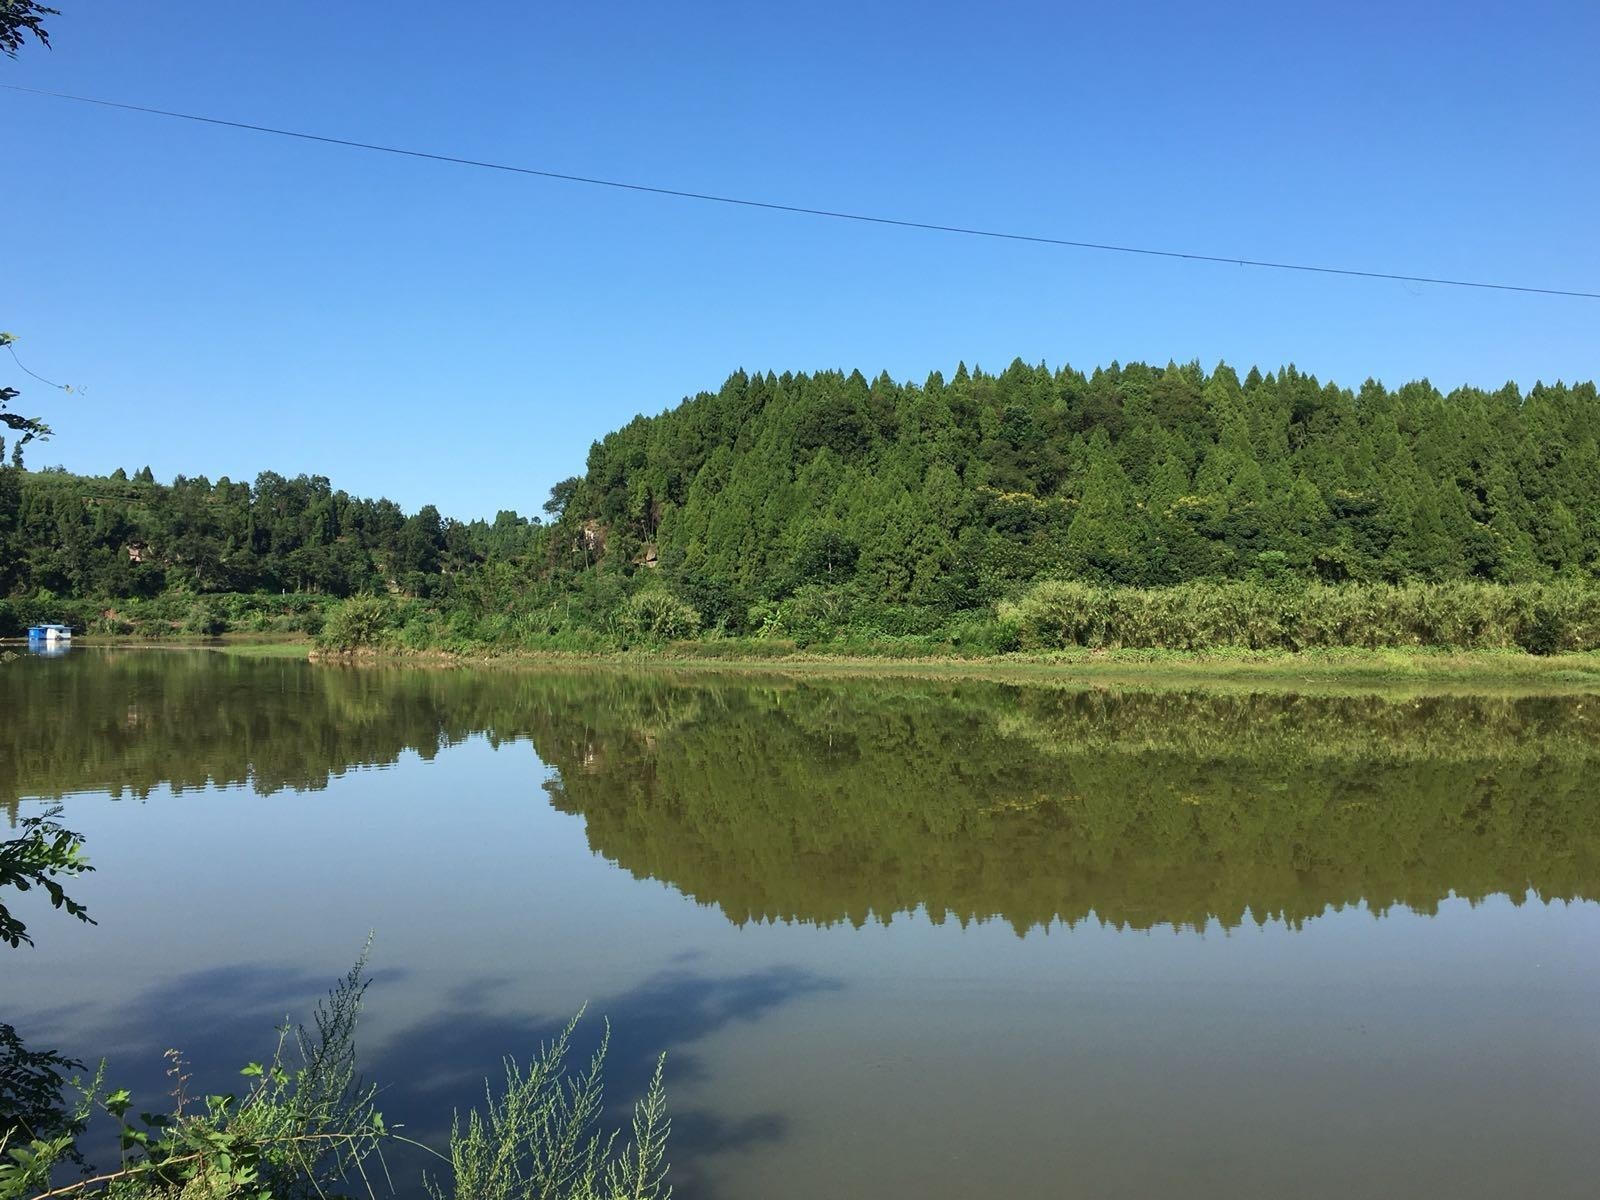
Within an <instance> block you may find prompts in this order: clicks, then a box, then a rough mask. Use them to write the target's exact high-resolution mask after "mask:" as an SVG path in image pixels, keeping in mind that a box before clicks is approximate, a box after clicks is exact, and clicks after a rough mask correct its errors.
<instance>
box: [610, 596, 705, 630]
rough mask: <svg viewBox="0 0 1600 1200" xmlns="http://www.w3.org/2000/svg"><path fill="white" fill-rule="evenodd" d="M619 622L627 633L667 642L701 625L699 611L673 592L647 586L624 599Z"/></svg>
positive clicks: (697, 628)
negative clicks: (645, 588)
mask: <svg viewBox="0 0 1600 1200" xmlns="http://www.w3.org/2000/svg"><path fill="white" fill-rule="evenodd" d="M618 624H619V625H621V627H622V629H623V631H624V632H625V633H627V634H628V635H629V636H630V637H633V638H638V639H643V640H647V641H655V642H670V641H678V640H681V639H683V638H692V637H693V636H694V635H695V634H696V633H697V632H698V631H699V629H700V614H699V613H697V612H696V611H695V610H694V609H693V608H692V607H691V606H690V605H688V604H685V603H684V602H683V601H682V600H679V599H678V598H677V597H676V596H673V595H671V594H669V593H667V592H665V591H661V590H660V589H657V588H650V589H647V590H645V591H642V592H638V593H636V594H634V595H632V596H629V597H628V599H627V600H625V601H623V603H622V610H621V612H620V613H619V614H618Z"/></svg>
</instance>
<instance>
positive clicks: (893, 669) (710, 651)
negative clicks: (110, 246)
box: [76, 633, 1600, 694]
mask: <svg viewBox="0 0 1600 1200" xmlns="http://www.w3.org/2000/svg"><path fill="white" fill-rule="evenodd" d="M76 644H77V645H78V646H80V647H82V648H97V649H148V650H158V649H169V650H175V649H190V650H193V649H205V650H211V651H215V652H218V653H224V654H229V655H236V656H239V657H249V658H305V659H308V660H311V661H316V662H321V663H324V664H328V665H360V666H410V667H419V668H453V667H456V668H464V667H474V668H477V667H495V668H512V669H515V668H524V669H540V668H562V669H584V670H590V669H599V670H623V671H670V672H674V673H690V674H698V673H707V674H711V673H725V672H740V673H760V674H778V675H809V676H819V677H822V676H835V677H863V678H865V677H917V678H931V679H986V680H994V681H1002V682H1003V681H1013V682H1034V683H1041V684H1083V685H1088V686H1127V687H1138V688H1162V687H1189V688H1193V687H1212V686H1235V687H1237V686H1245V687H1258V688H1272V689H1283V690H1299V691H1305V690H1317V691H1322V690H1329V689H1332V690H1384V691H1392V690H1395V689H1404V690H1424V689H1425V690H1429V691H1433V692H1441V691H1462V690H1466V691H1472V692H1477V693H1481V692H1495V693H1505V692H1517V693H1537V692H1550V693H1565V694H1575V693H1576V694H1582V693H1596V694H1600V652H1595V651H1587V652H1583V653H1575V654H1555V655H1548V656H1539V655H1533V654H1527V653H1525V652H1522V651H1517V650H1450V649H1439V648H1426V647H1418V648H1408V649H1383V650H1372V649H1366V648H1361V647H1350V648H1342V649H1321V650H1302V651H1288V650H1236V649H1218V650H1212V651H1187V650H1185V651H1179V650H1148V649H1122V650H1089V649H1074V650H1055V651H1038V652H1015V653H1011V654H1004V655H987V656H985V655H973V656H970V657H958V656H955V655H940V656H928V657H903V656H897V655H890V654H883V655H875V654H863V653H860V652H859V650H853V651H852V652H851V653H848V654H846V653H828V652H827V651H822V650H816V649H812V650H793V649H790V648H789V647H786V646H779V647H775V648H774V649H775V650H776V651H777V652H775V653H771V652H763V650H762V648H761V644H760V643H751V642H745V641H739V642H730V643H727V644H719V643H716V642H685V643H676V644H668V645H666V646H662V647H658V648H654V649H634V650H613V651H562V650H514V649H513V650H506V649H498V648H482V649H472V648H463V649H455V650H403V649H378V650H374V649H364V650H361V651H359V652H355V653H336V652H327V651H318V650H317V649H316V647H315V644H314V643H313V642H312V641H311V640H309V639H306V638H299V637H281V636H280V637H261V636H259V635H250V634H243V633H238V634H227V635H224V636H223V637H220V638H202V637H194V636H174V637H170V638H163V639H160V640H155V641H144V640H129V639H124V638H109V637H97V636H93V635H90V636H85V637H81V638H78V639H76Z"/></svg>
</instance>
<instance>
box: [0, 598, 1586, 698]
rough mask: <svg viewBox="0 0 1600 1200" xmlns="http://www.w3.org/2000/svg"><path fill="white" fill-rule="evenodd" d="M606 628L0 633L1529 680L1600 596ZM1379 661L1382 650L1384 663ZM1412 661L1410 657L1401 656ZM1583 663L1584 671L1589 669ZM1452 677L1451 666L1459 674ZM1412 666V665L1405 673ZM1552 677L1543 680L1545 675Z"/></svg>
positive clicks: (393, 614)
mask: <svg viewBox="0 0 1600 1200" xmlns="http://www.w3.org/2000/svg"><path fill="white" fill-rule="evenodd" d="M633 599H634V602H632V603H629V604H626V605H624V606H623V608H622V610H621V612H620V613H619V614H618V617H617V618H616V619H615V620H613V621H611V622H608V623H606V624H605V625H603V626H600V627H596V628H585V629H581V630H576V631H574V630H572V629H568V628H563V629H558V630H550V629H549V628H548V626H547V625H546V624H545V623H544V622H543V621H542V620H541V616H542V614H540V613H538V612H532V613H518V612H515V611H505V610H502V611H499V612H480V611H474V610H473V609H472V608H471V607H467V606H460V605H447V604H441V603H438V602H430V601H427V600H422V599H418V598H414V597H401V596H388V595H362V596H353V597H349V598H347V599H343V600H337V599H332V598H329V597H325V596H313V595H293V594H291V595H285V596H262V595H222V596H199V597H195V596H190V597H182V596H177V595H168V596H162V597H158V598H156V599H153V600H148V601H132V602H130V601H118V602H115V604H113V603H112V602H96V601H62V600H59V599H57V598H55V597H51V596H48V595H45V596H40V597H35V598H32V599H31V600H24V601H17V600H12V601H5V602H0V633H4V634H10V635H13V636H14V635H16V634H18V633H20V632H21V631H22V629H23V628H24V627H25V626H26V625H27V624H29V623H32V622H33V621H37V620H47V619H48V620H67V621H70V622H71V623H72V624H74V625H75V626H76V627H77V628H78V629H79V630H80V631H82V632H85V633H88V634H91V635H103V636H108V637H112V638H137V639H145V640H152V641H173V640H195V639H202V638H215V637H218V636H221V635H227V636H229V637H230V638H231V639H233V640H246V641H248V640H251V639H257V640H272V639H277V640H280V641H282V640H285V639H294V640H305V639H310V640H311V641H312V642H313V644H314V646H315V648H316V650H317V651H318V652H319V653H321V654H324V655H337V654H350V653H360V654H364V655H395V656H406V655H409V656H422V655H446V656H450V655H453V656H470V657H503V656H540V655H546V656H548V655H557V656H561V655H582V656H595V655H603V656H611V655H624V656H627V657H629V658H631V659H640V658H653V657H671V658H684V659H720V660H730V661H732V660H738V661H770V660H774V659H789V658H794V657H805V658H824V659H830V660H839V659H862V660H883V659H898V660H913V659H926V660H934V661H943V660H1008V661H1032V662H1036V663H1048V662H1052V661H1053V662H1056V663H1058V664H1067V663H1073V664H1076V665H1080V666H1081V665H1084V664H1088V663H1096V662H1102V661H1104V662H1107V663H1108V664H1109V663H1117V664H1121V665H1138V666H1141V667H1144V668H1148V669H1156V670H1159V669H1171V668H1173V667H1174V666H1175V665H1176V664H1177V663H1178V662H1180V661H1188V662H1191V663H1196V662H1201V661H1209V662H1210V663H1211V664H1212V666H1213V667H1220V666H1222V665H1224V664H1233V665H1234V666H1236V667H1237V666H1239V665H1240V664H1244V663H1255V664H1257V665H1258V666H1259V665H1262V664H1273V665H1276V666H1277V667H1280V668H1283V669H1294V667H1295V665H1296V664H1303V665H1307V666H1309V665H1311V664H1312V662H1315V663H1316V664H1317V665H1318V666H1319V667H1320V668H1326V669H1340V670H1343V671H1359V670H1363V669H1369V670H1370V669H1373V668H1374V667H1375V666H1376V665H1377V664H1378V663H1379V662H1380V661H1381V662H1382V663H1383V664H1384V667H1383V669H1384V670H1388V671H1395V670H1404V671H1408V672H1409V671H1414V670H1417V669H1421V670H1428V669H1429V667H1430V664H1431V666H1432V668H1433V669H1434V670H1459V669H1463V668H1464V667H1465V666H1466V665H1467V660H1466V659H1464V658H1463V656H1464V655H1465V656H1468V657H1469V658H1470V659H1471V662H1472V664H1473V669H1474V670H1475V671H1477V672H1480V673H1490V674H1495V673H1523V674H1527V673H1529V672H1530V669H1531V668H1530V664H1528V663H1527V661H1526V660H1527V659H1528V658H1529V657H1537V658H1541V659H1550V658H1552V656H1586V655H1588V654H1589V653H1591V652H1595V651H1600V586H1597V585H1595V584H1592V583H1589V582H1586V581H1579V580H1572V581H1562V580H1558V581H1555V582H1551V583H1528V584H1492V583H1440V584H1429V583H1405V584H1319V583H1305V582H1303V581H1298V580H1280V581H1276V582H1258V581H1249V580H1244V581H1232V582H1195V583H1187V584H1180V585H1177V586H1174V587H1167V588H1133V587H1120V586H1114V585H1095V584H1088V583H1082V582H1077V581H1072V580H1044V581H1042V582H1040V583H1036V584H1034V585H1033V586H1032V587H1030V588H1027V589H1026V590H1024V591H1022V592H1021V593H1020V594H1019V595H1018V596H1017V597H1016V598H1015V599H1012V600H1005V601H1002V602H1000V603H999V604H998V605H996V606H994V607H993V608H992V609H990V610H988V611H987V612H969V613H964V614H961V615H960V616H958V617H949V616H943V617H939V616H938V615H937V614H926V617H927V619H925V620H920V621H919V620H917V619H916V617H917V614H916V613H915V612H902V613H900V614H898V615H899V616H900V617H901V618H902V619H901V620H900V621H898V622H897V623H895V624H893V625H891V626H890V627H888V628H885V625H884V623H883V622H880V621H876V620H874V619H873V618H874V617H875V616H881V613H877V612H874V611H872V610H873V608H875V606H859V605H856V604H853V603H852V597H851V595H850V594H849V593H848V591H847V590H844V589H841V590H840V592H839V593H837V594H832V595H821V596H819V595H816V594H810V595H802V596H798V597H794V598H792V599H791V600H789V601H786V602H784V603H782V604H778V605H774V606H772V611H771V612H769V613H767V614H766V616H765V619H764V620H763V622H762V623H761V626H760V629H759V632H757V633H754V634H746V635H744V636H739V637H731V636H727V635H726V634H724V633H722V632H720V631H706V630H703V629H702V628H701V626H700V623H699V620H698V614H697V613H695V612H694V610H693V609H692V608H690V607H689V606H688V605H687V604H686V603H685V602H683V601H682V600H679V599H677V598H675V597H673V596H671V595H670V594H668V593H667V592H665V591H664V590H661V591H652V590H646V591H643V592H640V593H639V594H638V595H636V596H635V597H634V598H633ZM1377 652H1384V653H1383V654H1381V655H1380V654H1378V653H1377ZM1397 652H1398V653H1397ZM1577 661H1578V662H1579V663H1586V662H1587V659H1585V658H1582V657H1580V658H1579V659H1578V660H1577ZM1447 663H1451V664H1454V666H1453V667H1446V665H1445V664H1447ZM1407 664H1411V665H1407ZM1555 666H1556V664H1555V663H1554V662H1551V663H1547V664H1544V665H1543V666H1542V667H1541V668H1539V669H1538V670H1537V673H1538V674H1541V675H1548V674H1549V673H1550V670H1549V669H1550V668H1553V667H1555Z"/></svg>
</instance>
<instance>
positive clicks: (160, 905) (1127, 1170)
mask: <svg viewBox="0 0 1600 1200" xmlns="http://www.w3.org/2000/svg"><path fill="white" fill-rule="evenodd" d="M55 799H59V800H60V802H61V803H63V804H64V805H65V809H66V811H65V814H64V820H66V821H67V823H68V824H70V825H71V826H72V827H73V828H76V829H79V830H81V831H83V832H84V833H85V834H86V835H87V838H88V850H89V853H90V855H91V857H92V859H93V862H94V863H95V865H96V867H97V868H98V870H97V871H96V873H95V874H93V875H92V876H88V877H86V878H85V879H84V880H82V881H81V883H79V884H78V885H77V886H76V887H75V888H74V889H73V890H74V891H75V892H76V893H78V894H79V896H80V898H81V899H83V900H85V901H87V902H88V904H89V905H90V908H91V910H92V912H93V914H94V915H95V917H96V918H98V920H99V924H98V925H97V926H94V927H84V926H79V925H77V924H76V923H74V922H70V921H68V920H67V919H65V918H63V917H60V916H59V915H57V914H52V913H48V912H45V911H42V910H40V909H38V908H35V907H27V908H25V912H26V913H27V914H28V915H29V916H30V918H31V919H30V925H31V926H32V930H33V932H34V934H35V935H36V937H37V939H38V943H39V945H38V947H37V948H36V949H33V950H19V951H11V950H5V951H3V952H0V953H3V957H0V1020H5V1021H9V1022H12V1023H14V1024H16V1025H17V1026H18V1028H19V1030H20V1031H21V1032H22V1033H23V1035H24V1036H25V1037H26V1038H27V1039H28V1040H29V1042H30V1043H31V1044H33V1045H34V1046H36V1047H43V1046H55V1047H59V1048H61V1049H63V1050H66V1051H69V1052H71V1053H74V1054H77V1055H79V1056H80V1057H84V1058H94V1057H98V1056H100V1055H105V1056H106V1057H108V1058H109V1060H110V1065H111V1074H112V1077H113V1078H114V1079H116V1080H117V1081H119V1082H128V1083H131V1084H133V1085H135V1086H137V1087H138V1088H141V1089H143V1090H144V1091H146V1092H148V1093H154V1092H158V1091H161V1090H163V1086H162V1067H163V1064H162V1062H161V1053H162V1051H164V1050H165V1049H167V1048H168V1047H169V1046H176V1047H181V1048H183V1049H184V1051H185V1052H186V1053H187V1055H188V1056H189V1058H190V1059H191V1060H192V1061H193V1063H194V1067H195V1071H196V1075H197V1078H198V1080H199V1081H200V1082H201V1083H204V1082H209V1081H218V1082H220V1083H222V1084H225V1085H228V1086H231V1082H232V1081H233V1080H234V1079H236V1075H235V1072H236V1070H237V1068H238V1066H239V1065H242V1064H243V1063H244V1062H245V1061H247V1060H249V1059H252V1058H261V1057H263V1056H265V1055H266V1054H267V1053H268V1052H269V1051H270V1049H271V1043H272V1040H273V1033H272V1028H273V1025H274V1023H275V1022H276V1021H278V1020H280V1019H281V1018H282V1017H283V1016H284V1015H285V1014H287V1013H294V1014H296V1015H299V1014H303V1013H305V1012H306V1011H307V1010H308V1008H309V1006H310V1004H311V1003H312V1002H313V1001H314V999H315V998H316V997H317V996H318V995H320V994H321V993H322V992H324V991H325V990H326V989H327V987H328V986H329V985H330V984H331V983H332V982H333V981H334V980H335V978H336V977H337V976H339V975H340V974H342V973H343V972H344V971H345V970H346V969H348V967H349V965H350V963H351V962H352V961H353V959H354V958H355V956H356V955H357V953H358V952H359V950H360V948H361V945H362V943H363V941H364V939H365V938H366V935H367V933H368V931H369V930H373V931H375V941H374V945H373V952H372V964H373V967H374V974H375V979H376V982H375V984H374V986H373V989H372V992H371V993H370V1002H369V1007H368V1012H367V1017H366V1018H365V1020H364V1024H363V1027H362V1049H363V1060H364V1065H365V1069H366V1071H367V1073H368V1074H369V1075H370V1076H372V1077H373V1078H376V1079H379V1080H382V1081H384V1082H385V1083H387V1084H388V1085H389V1088H388V1090H387V1092H386V1093H385V1095H384V1098H383V1101H382V1105H381V1107H382V1108H383V1109H384V1111H385V1113H386V1115H387V1116H388V1117H389V1118H390V1120H391V1122H395V1121H403V1122H405V1123H406V1124H407V1125H408V1126H409V1130H410V1132H411V1133H412V1134H413V1135H415V1136H419V1137H423V1138H424V1139H442V1135H443V1130H444V1128H445V1127H446V1126H447V1125H448V1120H449V1113H450V1110H451V1108H452V1106H454V1105H457V1104H470V1103H471V1102H473V1101H474V1100H475V1099H476V1098H478V1096H480V1095H481V1081H482V1079H483V1077H484V1076H485V1075H489V1074H495V1073H497V1072H498V1069H499V1068H498V1064H499V1061H500V1059H501V1057H502V1056H503V1055H505V1054H516V1055H520V1056H526V1055H527V1054H528V1052H529V1050H530V1048H531V1047H532V1046H533V1045H534V1044H535V1043H536V1042H537V1041H538V1040H539V1039H540V1038H541V1037H545V1036H548V1035H549V1033H550V1032H551V1031H552V1030H553V1029H555V1028H556V1027H557V1026H558V1025H559V1024H560V1023H561V1022H563V1021H564V1019H565V1018H566V1017H567V1016H568V1015H570V1014H571V1013H572V1012H573V1011H574V1010H576V1009H577V1008H578V1006H580V1005H582V1004H584V1003H585V1002H587V1003H588V1005H589V1013H590V1014H591V1016H592V1018H595V1019H597V1018H598V1017H599V1016H600V1015H602V1014H604V1015H606V1016H609V1017H610V1019H611V1021H612V1024H613V1028H614V1036H613V1059H612V1069H611V1072H610V1082H611V1089H610V1090H611V1095H612V1097H613V1098H614V1099H616V1100H618V1101H619V1102H620V1101H623V1100H626V1099H631V1096H632V1094H633V1093H634V1092H635V1090H636V1089H637V1088H638V1087H639V1086H640V1084H641V1081H642V1079H643V1077H644V1075H645V1074H646V1072H647V1071H648V1068H649V1066H650V1065H651V1061H652V1059H653V1056H654V1054H655V1053H656V1051H657V1050H659V1049H665V1050H667V1051H668V1054H669V1058H668V1083H669V1088H670V1091H671V1105H672V1110H673V1116H674V1119H675V1133H674V1153H673V1156H672V1157H673V1162H674V1168H673V1179H674V1182H675V1183H676V1184H677V1186H678V1189H679V1195H680V1196H682V1197H684V1198H685V1200H706V1198H716V1200H734V1198H744V1197H752V1198H772V1200H788V1198H794V1200H799V1198H801V1197H804V1198H807V1200H811V1198H814V1197H818V1196H830V1197H873V1198H875V1200H900V1198H911V1197H917V1198H919V1200H921V1198H945V1197H950V1198H954V1197H962V1198H970V1197H975V1196H984V1195H1005V1196H1081V1197H1121V1196H1126V1197H1180V1196H1181V1197H1186V1198H1187V1197H1216V1198H1218V1200H1221V1198H1224V1197H1226V1198H1228V1200H1237V1198H1238V1197H1282V1196H1295V1197H1329V1198H1337V1200H1350V1198H1351V1197H1357V1196H1374V1197H1376V1196H1383V1197H1393V1196H1406V1197H1478V1196H1482V1197H1490V1196H1493V1197H1502V1196H1507V1195H1515V1196H1539V1197H1568V1196H1571V1197H1578V1196H1584V1197H1592V1196H1594V1195H1595V1194H1596V1192H1595V1189H1596V1182H1595V1180H1596V1177H1597V1176H1596V1172H1597V1171H1600V1137H1597V1135H1596V1129H1597V1126H1600V906H1597V903H1596V901H1597V899H1600V697H1563V698H1548V697H1546V698H1520V699H1492V698H1471V697H1454V698H1452V697H1427V698H1417V697H1412V696H1407V697H1403V698H1398V697H1397V698H1383V697H1373V696H1357V697H1342V698H1341V697H1328V698H1311V697H1303V696H1286V695H1269V694H1243V693H1227V694H1205V693H1200V692H1188V693H1171V692H1166V693H1160V692H1138V691H1116V690H1110V691H1108V690H1104V689H1092V690H1084V689H1077V688H1070V687H1052V686H1033V685H1029V686H1010V685H1000V684H991V683H959V684H958V683H934V682H923V681H914V682H908V681H885V680H877V681H865V680H857V681H848V682H828V681H822V680H818V679H815V678H784V677H778V676H746V677H735V676H711V675H689V674H662V675H659V676H654V677H648V678H641V677H638V676H630V675H624V674H618V673H612V672H606V671H597V672H588V673H582V672H559V673H531V672H528V673H520V672H509V671H507V672H487V673H481V674H480V673H471V672H467V671H452V672H435V671H424V670H399V669H393V670H379V669H374V670H358V669H347V668H335V667H321V668H318V667H313V666H309V665H306V664H303V663H298V662H287V661H269V660H262V661H251V660H244V659H236V658H228V657H223V656H221V655H216V654H209V653H204V652H158V651H126V652H123V651H94V650H87V649H77V650H73V651H72V652H71V653H69V654H67V655H65V656H64V657H61V658H56V659H49V660H45V659H36V658H24V659H22V660H21V661H17V662H13V663H10V664H6V665H4V666H0V812H9V814H10V815H11V816H12V817H13V819H14V818H15V816H16V815H17V814H19V813H21V814H26V813H29V812H34V811H38V810H39V809H40V808H41V807H43V805H44V803H45V802H47V801H49V800H55ZM591 1023H593V1022H591ZM197 1086H199V1084H197ZM401 1168H403V1169H401ZM414 1170H415V1164H405V1163H402V1164H399V1165H398V1167H397V1174H398V1175H399V1176H400V1178H399V1180H398V1182H400V1183H401V1184H403V1185H406V1186H407V1189H408V1194H409V1192H410V1190H411V1189H410V1188H409V1185H410V1184H411V1182H412V1180H413V1179H414V1174H413V1173H412V1172H414Z"/></svg>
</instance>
